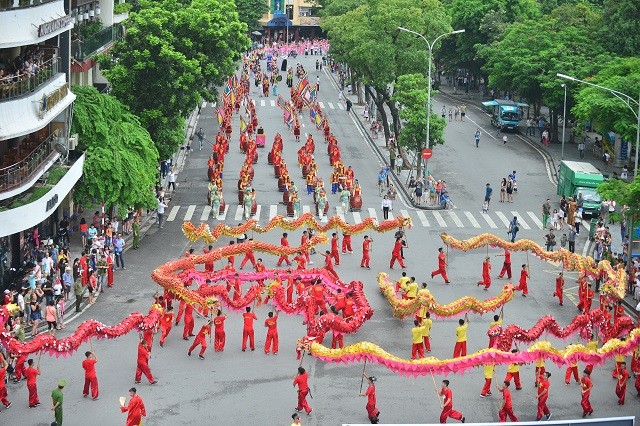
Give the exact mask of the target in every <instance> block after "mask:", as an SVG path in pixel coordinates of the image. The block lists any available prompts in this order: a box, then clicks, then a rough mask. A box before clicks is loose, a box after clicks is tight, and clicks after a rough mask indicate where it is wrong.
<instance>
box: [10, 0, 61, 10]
mask: <svg viewBox="0 0 640 426" xmlns="http://www.w3.org/2000/svg"><path fill="white" fill-rule="evenodd" d="M54 1H58V0H0V11H3V10H10V9H21V8H26V7H34V6H39V5H41V4H45V3H51V2H54Z"/></svg>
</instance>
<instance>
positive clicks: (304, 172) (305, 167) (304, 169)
mask: <svg viewBox="0 0 640 426" xmlns="http://www.w3.org/2000/svg"><path fill="white" fill-rule="evenodd" d="M308 174H309V165H308V164H303V165H302V177H303V178H305V179H306V178H307V175H308Z"/></svg>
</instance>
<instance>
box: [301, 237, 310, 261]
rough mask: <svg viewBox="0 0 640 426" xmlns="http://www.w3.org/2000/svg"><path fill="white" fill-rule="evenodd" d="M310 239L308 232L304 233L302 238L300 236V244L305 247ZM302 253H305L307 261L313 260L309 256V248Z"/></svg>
mask: <svg viewBox="0 0 640 426" xmlns="http://www.w3.org/2000/svg"><path fill="white" fill-rule="evenodd" d="M308 240H309V237H307V235H306V234H302V238H300V246H301V247H304V245H305V244H307V241H308ZM302 254H303V255H304V257H305V259H307V263H309V262H310V261H311V259H310V258H309V250H303V251H302Z"/></svg>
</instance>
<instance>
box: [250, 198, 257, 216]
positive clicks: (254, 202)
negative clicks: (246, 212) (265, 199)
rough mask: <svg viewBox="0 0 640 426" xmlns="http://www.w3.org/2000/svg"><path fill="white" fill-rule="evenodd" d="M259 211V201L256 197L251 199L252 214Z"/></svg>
mask: <svg viewBox="0 0 640 426" xmlns="http://www.w3.org/2000/svg"><path fill="white" fill-rule="evenodd" d="M257 211H258V203H256V200H255V199H253V200H251V216H255V215H256V212H257Z"/></svg>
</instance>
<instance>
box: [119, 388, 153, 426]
mask: <svg viewBox="0 0 640 426" xmlns="http://www.w3.org/2000/svg"><path fill="white" fill-rule="evenodd" d="M120 411H122V412H123V413H124V412H128V413H129V414H127V424H126V426H139V425H140V424H141V423H142V417H143V416H146V415H147V411H146V410H145V408H144V402H142V398H140V397H139V396H138V395H134V396H133V397H132V398H131V399H130V400H129V404H127V405H126V406H124V407H120Z"/></svg>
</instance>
